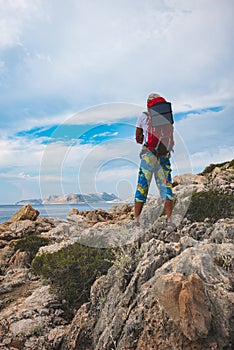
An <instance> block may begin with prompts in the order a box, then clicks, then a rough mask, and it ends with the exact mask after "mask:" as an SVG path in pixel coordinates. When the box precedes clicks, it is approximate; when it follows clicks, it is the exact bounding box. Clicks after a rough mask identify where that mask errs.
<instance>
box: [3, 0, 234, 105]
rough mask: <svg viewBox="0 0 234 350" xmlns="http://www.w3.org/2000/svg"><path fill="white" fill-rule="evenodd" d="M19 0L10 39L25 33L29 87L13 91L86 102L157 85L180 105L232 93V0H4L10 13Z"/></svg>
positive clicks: (139, 99)
mask: <svg viewBox="0 0 234 350" xmlns="http://www.w3.org/2000/svg"><path fill="white" fill-rule="evenodd" d="M13 3H15V4H18V7H19V8H20V9H21V10H20V11H18V12H19V14H18V15H17V16H18V17H17V18H18V20H17V28H19V29H18V31H14V29H11V24H9V27H10V30H8V32H13V33H14V32H20V34H14V35H13V34H12V38H13V37H14V38H15V39H14V40H13V39H12V40H11V41H12V43H14V42H15V43H17V40H16V37H17V35H18V36H20V41H21V42H22V44H23V48H24V50H25V53H24V54H23V52H22V55H23V57H22V56H21V57H22V59H21V61H18V62H17V64H18V71H17V75H18V77H16V78H20V80H21V84H23V87H24V89H23V90H22V89H17V91H14V95H17V94H19V96H21V98H22V96H23V95H24V96H25V97H26V96H27V95H28V92H30V95H31V96H44V97H45V96H54V95H58V96H63V98H67V99H68V100H69V101H71V102H72V103H73V104H76V105H78V106H80V107H88V106H92V105H95V104H96V103H100V102H109V101H123V102H133V103H138V104H143V103H145V97H146V96H147V94H148V93H149V92H151V90H157V91H160V92H162V93H163V94H164V95H165V96H167V97H168V98H169V99H171V100H173V101H174V102H175V105H176V107H177V105H178V107H179V106H183V105H186V104H190V105H191V106H192V107H193V108H194V106H195V107H196V105H197V103H199V104H200V105H202V104H203V105H204V104H205V105H207V104H208V103H209V101H210V102H211V101H213V102H214V103H217V101H218V102H219V103H220V102H221V103H223V102H225V101H226V102H227V99H230V98H231V97H232V96H230V88H231V90H232V93H233V84H232V79H231V71H233V68H232V56H233V45H232V32H233V21H232V10H233V2H228V3H226V4H225V6H223V4H222V3H220V1H219V0H213V1H211V0H207V1H205V2H204V1H201V0H199V1H196V2H194V1H181V0H176V1H170V0H168V1H165V2H161V3H160V4H159V2H155V1H151V0H147V1H145V2H142V1H135V2H134V6H133V4H132V1H129V0H127V1H126V0H125V1H118V2H115V3H110V2H109V1H106V0H102V1H99V2H93V1H86V0H85V1H84V0H80V1H79V2H77V1H73V0H72V1H70V2H69V4H67V3H66V4H65V3H64V2H63V1H56V2H55V1H51V2H48V1H45V0H41V1H39V0H38V1H36V2H30V1H18V2H17V1H15V2H10V4H11V6H9V5H8V6H7V5H5V2H3V1H2V7H3V8H7V9H8V10H5V11H4V14H5V17H4V18H6V20H9V18H11V16H13V13H14V12H15V11H14V10H13V5H12V4H13ZM32 3H34V5H32ZM10 10H11V11H10ZM35 10H37V16H32V13H33V11H35ZM7 11H8V12H9V13H8V12H7ZM16 12H17V11H16ZM25 19H26V21H25ZM29 21H30V23H29ZM18 22H20V24H19V23H18ZM12 27H13V28H14V26H13V25H12ZM8 29H9V28H8ZM9 41H10V40H9ZM22 72H23V74H22ZM16 85H17V84H16ZM12 88H13V86H12ZM13 90H14V89H13ZM12 93H13V91H12ZM22 94H23V95H22Z"/></svg>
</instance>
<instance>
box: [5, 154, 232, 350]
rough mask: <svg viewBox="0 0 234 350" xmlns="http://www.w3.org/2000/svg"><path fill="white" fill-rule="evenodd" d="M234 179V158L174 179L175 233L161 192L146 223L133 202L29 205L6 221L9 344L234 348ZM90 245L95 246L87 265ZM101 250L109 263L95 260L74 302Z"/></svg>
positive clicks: (69, 349) (148, 208)
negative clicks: (60, 210)
mask: <svg viewBox="0 0 234 350" xmlns="http://www.w3.org/2000/svg"><path fill="white" fill-rule="evenodd" d="M233 180H234V167H233V161H232V162H226V163H224V164H217V165H210V166H209V167H207V168H206V169H205V170H204V172H203V173H201V174H198V175H191V174H187V175H186V174H185V175H181V176H177V177H175V178H174V194H175V207H174V221H175V222H176V223H177V226H178V229H177V232H174V233H172V234H170V235H168V234H167V232H166V231H165V230H164V224H165V216H163V213H162V203H161V201H160V200H159V199H158V200H156V199H149V200H148V203H147V204H146V205H145V207H144V211H143V214H142V218H141V227H140V228H137V229H136V228H135V229H132V228H131V227H130V226H129V223H131V222H132V217H133V210H132V207H131V206H130V205H128V204H126V205H123V206H122V207H113V208H112V209H111V210H110V211H109V212H105V211H103V210H95V211H89V212H86V213H79V212H78V211H77V210H72V211H71V212H70V213H68V217H67V219H66V220H61V219H53V218H42V217H40V215H39V213H38V212H37V211H36V210H34V209H33V208H32V207H31V206H30V205H25V206H24V207H23V208H22V209H21V210H20V211H19V212H18V213H16V214H15V215H14V216H13V217H12V218H11V220H10V221H9V222H6V223H3V224H0V257H1V259H0V260H1V263H0V264H1V265H0V283H1V284H0V294H1V301H0V310H1V312H0V348H1V349H2V350H6V349H11V350H14V349H22V350H24V349H31V350H34V349H38V350H40V349H41V350H42V349H43V350H50V349H58V350H59V349H60V350H65V349H66V350H73V349H74V350H75V349H77V350H82V349H84V350H102V349H103V350H104V349H108V350H111V349H118V350H130V349H144V350H151V349H157V350H169V349H171V350H191V349H192V350H195V349H196V350H206V349H207V350H208V349H209V350H216V349H217V350H232V349H233V348H234V244H233V243H234V242H233V234H234V216H233V211H234V208H233V192H234V181H233ZM161 214H162V215H161ZM81 244H82V245H83V246H85V247H87V246H88V247H89V250H87V252H88V253H87V254H88V255H87V254H86V255H87V256H85V257H84V258H86V260H82V261H86V262H85V263H84V262H82V263H81V262H80V261H81V260H79V254H80V255H81V254H82V253H83V251H81V250H80V248H79V250H75V247H77V245H79V246H80V245H81ZM73 248H74V249H73ZM72 249H73V250H72ZM77 249H78V248H77ZM97 251H98V252H103V251H105V252H106V251H108V252H111V254H112V256H113V257H112V258H111V261H110V262H109V263H110V264H109V265H108V269H106V270H105V274H103V273H104V269H99V268H98V271H96V270H97V265H95V266H94V270H92V271H95V276H94V278H93V279H91V280H90V284H84V286H83V285H81V286H79V287H81V288H77V285H75V289H77V290H79V293H74V288H73V289H72V288H71V293H73V294H72V298H70V299H71V300H70V304H68V301H67V300H68V299H69V295H68V294H69V293H70V289H69V288H70V285H69V281H70V284H71V285H72V284H73V283H74V281H73V277H74V274H76V272H77V271H78V270H77V269H74V266H75V267H76V265H79V264H80V266H79V268H80V270H79V271H81V274H80V275H79V278H78V283H79V281H80V284H81V283H83V282H82V274H83V275H84V276H86V275H85V274H86V273H88V272H89V271H91V268H93V265H92V266H91V263H90V261H91V260H92V258H93V256H94V253H95V252H97ZM61 252H65V256H64V255H61V254H60V253H61ZM74 252H75V253H74ZM77 252H78V253H77ZM59 254H60V255H59ZM73 254H78V255H76V256H75V255H73ZM95 254H96V253H95ZM74 256H75V258H74ZM55 257H56V259H57V258H59V259H60V260H56V261H58V262H59V263H57V265H56V264H55V263H54V261H55V260H54V258H55ZM99 257H100V256H99ZM69 258H70V259H71V260H72V263H71V261H70V260H69ZM95 259H97V256H96V255H95ZM95 259H94V260H95ZM104 260H105V259H104ZM95 261H96V260H95ZM68 263H69V264H70V265H69V268H67V265H66V264H68ZM43 264H44V265H43ZM48 266H49V267H50V270H49V274H48V271H47V268H48ZM98 266H99V265H98ZM61 267H62V273H61ZM105 268H106V267H105ZM86 270H87V271H86ZM46 273H47V275H46ZM48 276H49V277H48ZM60 276H62V277H60ZM56 278H57V279H56ZM70 278H71V279H70ZM69 279H70V280H69ZM79 279H80V280H79ZM53 281H56V283H57V284H56V286H57V289H56V288H55V287H54V286H55V283H54V284H53ZM66 283H68V284H66ZM76 283H77V280H76ZM58 286H59V288H58ZM63 286H65V288H64V289H68V290H63ZM67 286H69V288H67ZM87 286H88V287H87ZM82 288H83V289H84V290H85V289H86V290H87V288H88V296H87V297H84V298H83V299H81V298H80V294H82ZM65 292H68V293H65ZM73 296H74V299H77V300H73ZM79 300H80V302H79ZM81 300H82V302H81ZM68 306H69V307H68ZM68 309H69V312H68Z"/></svg>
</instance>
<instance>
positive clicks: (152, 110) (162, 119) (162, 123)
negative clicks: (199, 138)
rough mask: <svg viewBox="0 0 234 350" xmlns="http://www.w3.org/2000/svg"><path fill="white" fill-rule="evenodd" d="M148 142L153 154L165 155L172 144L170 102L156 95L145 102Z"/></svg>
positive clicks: (171, 147) (170, 149) (172, 129)
mask: <svg viewBox="0 0 234 350" xmlns="http://www.w3.org/2000/svg"><path fill="white" fill-rule="evenodd" d="M147 106H148V113H147V114H148V116H149V120H148V142H147V148H148V149H149V150H150V151H151V152H153V153H154V154H155V155H159V156H160V155H166V154H167V153H168V152H171V151H172V150H173V146H174V138H173V131H174V127H173V124H174V120H173V114H172V109H171V103H170V102H166V100H165V99H164V98H163V97H157V98H154V99H153V100H151V101H149V102H148V103H147Z"/></svg>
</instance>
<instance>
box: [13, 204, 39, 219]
mask: <svg viewBox="0 0 234 350" xmlns="http://www.w3.org/2000/svg"><path fill="white" fill-rule="evenodd" d="M39 214H40V213H39V211H38V210H35V209H34V208H33V207H32V206H31V205H30V204H25V205H24V206H23V207H22V208H20V210H18V211H17V212H16V213H15V214H14V215H13V216H12V217H11V218H10V220H9V221H10V222H16V221H20V220H31V221H34V220H36V218H37V217H38V215H39Z"/></svg>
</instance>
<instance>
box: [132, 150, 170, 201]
mask: <svg viewBox="0 0 234 350" xmlns="http://www.w3.org/2000/svg"><path fill="white" fill-rule="evenodd" d="M153 174H154V178H155V181H156V185H157V187H158V189H159V192H160V196H161V198H162V199H164V200H172V199H173V194H172V179H171V163H170V158H169V157H167V156H166V157H165V156H164V157H159V158H157V157H155V156H154V155H153V154H152V153H151V152H147V153H145V154H144V155H143V156H142V157H141V163H140V169H139V174H138V184H137V190H136V194H135V202H143V203H145V202H146V199H147V195H148V192H149V187H150V183H151V180H152V176H153Z"/></svg>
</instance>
